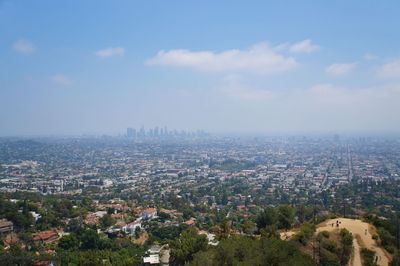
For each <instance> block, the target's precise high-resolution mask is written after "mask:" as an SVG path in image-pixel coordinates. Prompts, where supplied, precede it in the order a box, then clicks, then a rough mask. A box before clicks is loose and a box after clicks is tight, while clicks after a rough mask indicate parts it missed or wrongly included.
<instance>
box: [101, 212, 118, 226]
mask: <svg viewBox="0 0 400 266" xmlns="http://www.w3.org/2000/svg"><path fill="white" fill-rule="evenodd" d="M114 223H115V220H114V218H112V216H111V214H108V213H107V214H105V215H104V216H103V217H101V218H100V224H101V226H102V227H103V228H107V227H110V226H111V225H113V224H114Z"/></svg>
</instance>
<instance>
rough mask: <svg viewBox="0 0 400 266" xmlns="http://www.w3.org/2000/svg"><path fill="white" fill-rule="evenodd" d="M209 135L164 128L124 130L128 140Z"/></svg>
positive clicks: (203, 132)
mask: <svg viewBox="0 0 400 266" xmlns="http://www.w3.org/2000/svg"><path fill="white" fill-rule="evenodd" d="M208 135H209V134H208V133H206V132H205V131H204V130H196V131H189V130H188V131H186V130H177V129H173V130H168V128H167V127H166V126H164V127H159V126H155V127H154V128H149V129H145V128H144V126H142V127H141V128H140V129H138V130H137V129H136V128H132V127H128V128H127V129H126V137H127V138H130V139H166V138H193V137H206V136H208Z"/></svg>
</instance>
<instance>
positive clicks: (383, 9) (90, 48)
mask: <svg viewBox="0 0 400 266" xmlns="http://www.w3.org/2000/svg"><path fill="white" fill-rule="evenodd" d="M399 12H400V2H399V1H372V0H363V1H282V0H279V1H251V0H250V1H215V0H214V1H153V0H146V1H122V0H116V1H111V0H110V1H103V0H85V1H81V0H68V1H52V0H47V1H46V0H37V1H31V0H25V1H22V0H0V136H20V135H24V136H29V135H75V134H123V133H124V132H125V130H126V128H127V127H135V128H139V127H141V126H144V127H145V128H150V127H154V126H168V128H171V129H172V128H176V129H184V130H195V129H203V130H207V131H209V132H212V133H213V132H217V133H224V132H225V133H229V132H230V133H245V134H256V133H257V134H278V133H290V134H296V133H376V134H381V133H382V134H386V133H395V134H397V133H400V34H399V28H400V16H399V15H398V14H399Z"/></svg>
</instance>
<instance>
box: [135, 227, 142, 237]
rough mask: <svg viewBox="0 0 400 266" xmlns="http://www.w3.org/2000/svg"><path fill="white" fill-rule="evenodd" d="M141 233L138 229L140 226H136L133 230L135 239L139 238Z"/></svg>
mask: <svg viewBox="0 0 400 266" xmlns="http://www.w3.org/2000/svg"><path fill="white" fill-rule="evenodd" d="M141 231H142V229H141V228H140V226H136V228H135V238H139V236H140V232H141Z"/></svg>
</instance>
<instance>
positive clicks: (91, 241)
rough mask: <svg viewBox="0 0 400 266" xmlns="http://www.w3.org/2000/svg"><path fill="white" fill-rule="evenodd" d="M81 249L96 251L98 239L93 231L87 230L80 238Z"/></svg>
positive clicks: (98, 243)
mask: <svg viewBox="0 0 400 266" xmlns="http://www.w3.org/2000/svg"><path fill="white" fill-rule="evenodd" d="M81 242H82V245H81V248H82V249H98V248H99V247H100V237H99V235H98V234H97V232H96V231H95V230H93V229H87V230H85V231H84V232H83V234H82V236H81Z"/></svg>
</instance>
